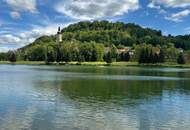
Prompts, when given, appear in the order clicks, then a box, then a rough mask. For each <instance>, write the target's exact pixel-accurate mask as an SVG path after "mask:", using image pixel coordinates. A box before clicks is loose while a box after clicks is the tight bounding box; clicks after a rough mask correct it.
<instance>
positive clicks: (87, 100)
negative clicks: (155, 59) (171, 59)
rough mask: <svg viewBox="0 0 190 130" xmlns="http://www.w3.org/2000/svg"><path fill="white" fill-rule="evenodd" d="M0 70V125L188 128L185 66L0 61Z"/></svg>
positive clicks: (8, 128) (88, 129)
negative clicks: (7, 63)
mask: <svg viewBox="0 0 190 130" xmlns="http://www.w3.org/2000/svg"><path fill="white" fill-rule="evenodd" d="M0 72H1V78H0V88H1V91H0V129H2V130H12V129H15V130H23V129H26V130H30V129H32V130H52V129H54V130H63V129H66V130H70V129H71V130H72V129H73V130H117V129H118V130H133V129H134V130H136V129H139V130H152V129H160V130H162V129H163V130H165V129H172V130H173V129H174V130H175V129H176V130H178V129H183V130H189V128H190V96H189V94H190V87H189V84H190V79H189V75H190V70H189V69H176V70H175V69H173V68H162V69H159V68H137V67H134V68H117V67H113V68H110V67H109V68H107V67H105V68H102V67H101V68H100V67H97V68H94V67H76V66H73V67H70V66H68V67H56V66H52V67H49V66H40V67H39V66H1V67H0ZM109 75H110V76H109ZM10 79H11V80H10Z"/></svg>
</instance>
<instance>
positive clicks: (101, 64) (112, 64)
mask: <svg viewBox="0 0 190 130" xmlns="http://www.w3.org/2000/svg"><path fill="white" fill-rule="evenodd" d="M0 64H15V65H46V63H45V62H44V61H17V62H15V63H11V62H9V61H0ZM49 65H58V64H57V63H55V62H54V63H50V64H49ZM59 65H82V66H123V67H124V66H141V67H148V66H150V67H181V68H190V63H186V64H184V65H179V64H177V63H175V62H166V63H163V64H138V62H113V63H111V64H107V63H106V62H68V63H65V62H61V63H60V64H59Z"/></svg>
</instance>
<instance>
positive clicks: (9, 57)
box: [8, 51, 16, 62]
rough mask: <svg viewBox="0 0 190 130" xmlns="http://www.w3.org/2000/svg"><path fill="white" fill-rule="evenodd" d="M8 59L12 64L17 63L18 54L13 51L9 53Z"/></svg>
mask: <svg viewBox="0 0 190 130" xmlns="http://www.w3.org/2000/svg"><path fill="white" fill-rule="evenodd" d="M8 59H9V61H10V62H16V54H15V52H13V51H9V52H8Z"/></svg>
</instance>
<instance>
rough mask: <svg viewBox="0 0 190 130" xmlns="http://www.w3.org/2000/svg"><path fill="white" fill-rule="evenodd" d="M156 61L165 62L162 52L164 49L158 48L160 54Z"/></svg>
mask: <svg viewBox="0 0 190 130" xmlns="http://www.w3.org/2000/svg"><path fill="white" fill-rule="evenodd" d="M158 59H159V60H158V62H159V63H164V62H165V53H164V49H163V48H161V49H160V54H159V58H158Z"/></svg>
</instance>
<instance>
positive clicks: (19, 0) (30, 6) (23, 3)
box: [4, 0, 37, 13]
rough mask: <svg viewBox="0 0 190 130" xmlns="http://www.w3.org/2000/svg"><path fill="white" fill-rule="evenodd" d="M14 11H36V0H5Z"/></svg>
mask: <svg viewBox="0 0 190 130" xmlns="http://www.w3.org/2000/svg"><path fill="white" fill-rule="evenodd" d="M4 1H5V2H6V3H7V4H8V5H9V6H10V7H11V8H12V9H13V10H14V11H16V12H21V11H29V12H31V13H36V12H37V9H36V0H4Z"/></svg>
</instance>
